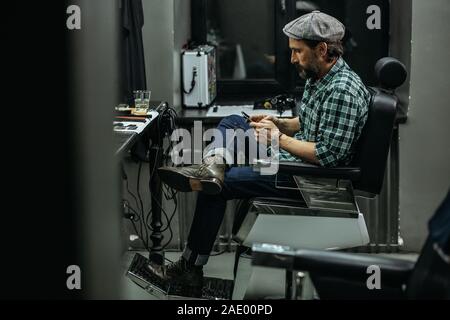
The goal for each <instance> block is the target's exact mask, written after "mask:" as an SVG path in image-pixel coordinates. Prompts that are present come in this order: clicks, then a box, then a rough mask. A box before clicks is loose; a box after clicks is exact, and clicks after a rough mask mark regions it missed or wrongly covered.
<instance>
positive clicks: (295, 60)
mask: <svg viewBox="0 0 450 320" xmlns="http://www.w3.org/2000/svg"><path fill="white" fill-rule="evenodd" d="M291 63H292V64H296V63H297V58H296V57H295V54H294V52H291Z"/></svg>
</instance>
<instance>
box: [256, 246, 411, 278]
mask: <svg viewBox="0 0 450 320" xmlns="http://www.w3.org/2000/svg"><path fill="white" fill-rule="evenodd" d="M253 264H254V265H259V266H269V267H275V268H283V269H288V270H296V271H306V272H310V273H313V274H314V273H319V274H326V275H327V277H336V278H341V279H345V280H352V281H357V282H366V281H367V279H368V277H369V276H370V275H371V274H372V273H373V272H372V273H367V271H368V267H369V266H378V267H379V268H380V274H381V281H382V282H383V283H385V284H388V285H393V286H399V285H401V284H403V283H405V282H406V281H407V279H408V278H409V277H410V275H411V272H412V270H413V269H414V266H415V263H414V262H411V261H406V260H401V259H390V258H386V257H380V256H375V255H367V254H355V253H345V252H333V251H323V250H307V249H301V250H292V249H290V248H289V247H282V246H271V245H264V244H262V245H261V244H257V245H254V247H253Z"/></svg>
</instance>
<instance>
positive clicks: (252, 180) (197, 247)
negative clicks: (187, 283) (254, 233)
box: [183, 115, 301, 265]
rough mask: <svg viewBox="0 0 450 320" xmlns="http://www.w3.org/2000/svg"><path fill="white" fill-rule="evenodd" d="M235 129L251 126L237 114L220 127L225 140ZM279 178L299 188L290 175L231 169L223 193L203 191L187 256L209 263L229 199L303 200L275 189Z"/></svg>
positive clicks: (227, 173) (248, 169) (189, 258)
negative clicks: (213, 193)
mask: <svg viewBox="0 0 450 320" xmlns="http://www.w3.org/2000/svg"><path fill="white" fill-rule="evenodd" d="M234 128H241V129H245V130H246V129H249V128H250V126H249V125H248V123H246V121H245V120H244V118H243V117H240V116H237V115H232V116H229V117H226V118H224V119H223V120H222V121H221V122H220V124H219V126H218V129H219V130H220V131H221V132H222V134H223V137H224V140H225V130H226V129H234ZM212 143H214V142H212ZM227 145H230V144H229V143H227V142H226V141H224V142H223V145H220V146H217V147H226V146H227ZM277 176H278V178H277V180H278V184H282V185H283V186H292V187H295V182H294V180H293V178H292V176H290V175H285V174H278V175H261V174H260V173H259V172H255V171H254V170H253V168H252V167H231V168H229V169H228V170H226V171H225V179H224V185H223V189H222V192H221V193H220V194H217V195H207V194H204V193H202V192H199V195H198V199H197V206H196V208H195V213H194V219H193V221H192V225H191V229H190V232H189V236H188V243H187V248H186V250H185V252H184V253H183V256H184V257H185V258H186V259H188V260H191V261H192V262H195V264H197V265H203V264H206V262H207V261H208V257H209V253H210V252H211V250H212V248H213V246H214V242H215V239H216V237H217V233H218V232H219V228H220V226H221V224H222V220H223V217H224V215H225V208H226V203H227V201H228V200H231V199H249V198H254V197H280V198H299V197H301V194H300V192H299V191H296V190H284V189H277V188H276V187H275V179H276V177H277Z"/></svg>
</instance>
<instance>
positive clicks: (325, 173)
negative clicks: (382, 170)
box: [279, 161, 361, 181]
mask: <svg viewBox="0 0 450 320" xmlns="http://www.w3.org/2000/svg"><path fill="white" fill-rule="evenodd" d="M279 172H282V173H288V174H292V175H300V176H313V177H320V178H330V179H346V180H351V181H356V180H359V178H360V176H361V169H360V168H356V167H334V168H325V167H320V166H316V165H313V164H309V163H303V162H295V161H280V164H279Z"/></svg>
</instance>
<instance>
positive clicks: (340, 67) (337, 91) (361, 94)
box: [279, 58, 370, 167]
mask: <svg viewBox="0 0 450 320" xmlns="http://www.w3.org/2000/svg"><path fill="white" fill-rule="evenodd" d="M369 103H370V93H369V91H368V90H367V88H366V87H365V86H364V84H363V83H362V81H361V79H360V78H359V76H358V75H357V74H356V73H355V72H354V71H353V70H351V69H350V67H349V66H348V65H347V63H346V62H345V61H344V59H342V58H339V59H338V60H337V62H336V63H335V65H334V66H333V67H332V68H331V70H330V71H329V72H328V74H327V75H326V76H325V77H323V78H322V79H320V80H318V81H316V82H314V83H313V82H312V80H311V79H309V80H308V81H307V82H306V85H305V91H304V94H303V98H302V100H301V102H300V103H298V106H297V107H298V114H299V117H300V128H301V129H300V131H299V132H297V133H296V134H295V138H296V139H298V140H303V141H309V142H315V143H316V156H317V158H318V159H319V162H320V165H321V166H324V167H335V166H339V165H348V164H349V163H350V161H351V160H352V157H353V154H354V147H355V143H356V141H357V140H358V138H359V136H360V134H361V131H362V129H363V127H364V124H365V123H366V120H367V115H368V108H369ZM279 159H280V161H301V159H300V158H298V157H295V156H294V155H292V154H290V153H288V152H287V151H285V150H280V154H279Z"/></svg>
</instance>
